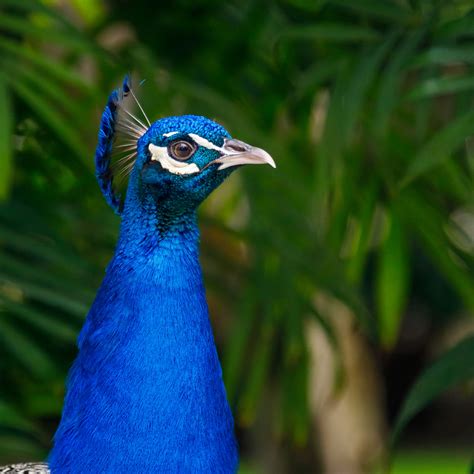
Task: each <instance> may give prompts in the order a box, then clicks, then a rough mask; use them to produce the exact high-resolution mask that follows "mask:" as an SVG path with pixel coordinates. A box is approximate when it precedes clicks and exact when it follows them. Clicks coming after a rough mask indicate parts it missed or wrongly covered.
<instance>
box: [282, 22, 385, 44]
mask: <svg viewBox="0 0 474 474" xmlns="http://www.w3.org/2000/svg"><path fill="white" fill-rule="evenodd" d="M378 37H379V34H378V33H377V31H376V30H373V29H371V28H366V27H363V26H353V25H351V24H349V23H347V24H344V23H317V24H314V25H298V26H294V27H290V28H287V29H286V30H284V31H283V32H282V33H281V34H280V38H281V39H287V40H290V39H291V40H322V41H336V42H346V41H375V40H376V39H377V38H378Z"/></svg>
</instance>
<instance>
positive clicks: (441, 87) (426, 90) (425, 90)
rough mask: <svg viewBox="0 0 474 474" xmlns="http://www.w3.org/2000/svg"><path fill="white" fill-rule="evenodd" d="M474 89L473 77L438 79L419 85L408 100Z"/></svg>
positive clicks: (409, 95)
mask: <svg viewBox="0 0 474 474" xmlns="http://www.w3.org/2000/svg"><path fill="white" fill-rule="evenodd" d="M472 89H474V78H472V77H438V78H432V79H428V80H426V81H423V82H420V83H419V84H417V85H416V86H415V87H414V88H413V89H412V90H411V91H410V93H409V94H408V96H407V98H408V99H412V100H415V99H425V98H427V97H435V96H438V95H441V94H455V93H456V92H462V91H467V90H472Z"/></svg>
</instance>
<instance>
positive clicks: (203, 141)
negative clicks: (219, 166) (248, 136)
mask: <svg viewBox="0 0 474 474" xmlns="http://www.w3.org/2000/svg"><path fill="white" fill-rule="evenodd" d="M189 137H190V138H192V139H193V140H194V141H195V142H196V143H197V144H198V145H199V146H203V147H204V148H207V149H208V150H216V151H220V152H221V153H222V151H223V150H222V148H221V147H220V146H217V145H214V143H212V142H210V141H209V140H206V139H205V138H202V137H200V136H199V135H196V134H195V133H190V134H189Z"/></svg>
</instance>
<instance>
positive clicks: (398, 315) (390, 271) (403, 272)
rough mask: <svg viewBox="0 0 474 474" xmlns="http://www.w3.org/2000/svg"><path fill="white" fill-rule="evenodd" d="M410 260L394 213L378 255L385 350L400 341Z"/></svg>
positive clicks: (378, 295)
mask: <svg viewBox="0 0 474 474" xmlns="http://www.w3.org/2000/svg"><path fill="white" fill-rule="evenodd" d="M409 267H410V265H409V260H408V251H407V244H406V241H405V236H404V234H403V229H402V225H401V223H400V221H399V218H398V217H397V215H396V214H394V213H392V214H391V219H390V229H389V233H388V237H387V239H386V241H385V242H384V244H383V246H382V249H381V251H380V255H379V262H378V271H377V276H376V291H375V298H376V305H377V313H378V326H379V337H380V342H381V344H382V347H384V348H385V349H391V348H393V346H394V345H395V343H396V342H397V337H398V333H399V329H400V323H401V321H402V316H403V311H404V309H405V304H406V300H407V293H408V286H409Z"/></svg>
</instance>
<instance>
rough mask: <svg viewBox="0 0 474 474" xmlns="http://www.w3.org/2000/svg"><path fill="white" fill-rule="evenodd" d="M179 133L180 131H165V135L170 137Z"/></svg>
mask: <svg viewBox="0 0 474 474" xmlns="http://www.w3.org/2000/svg"><path fill="white" fill-rule="evenodd" d="M177 133H179V132H168V133H163V136H164V137H166V138H168V137H172V136H173V135H176V134H177Z"/></svg>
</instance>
